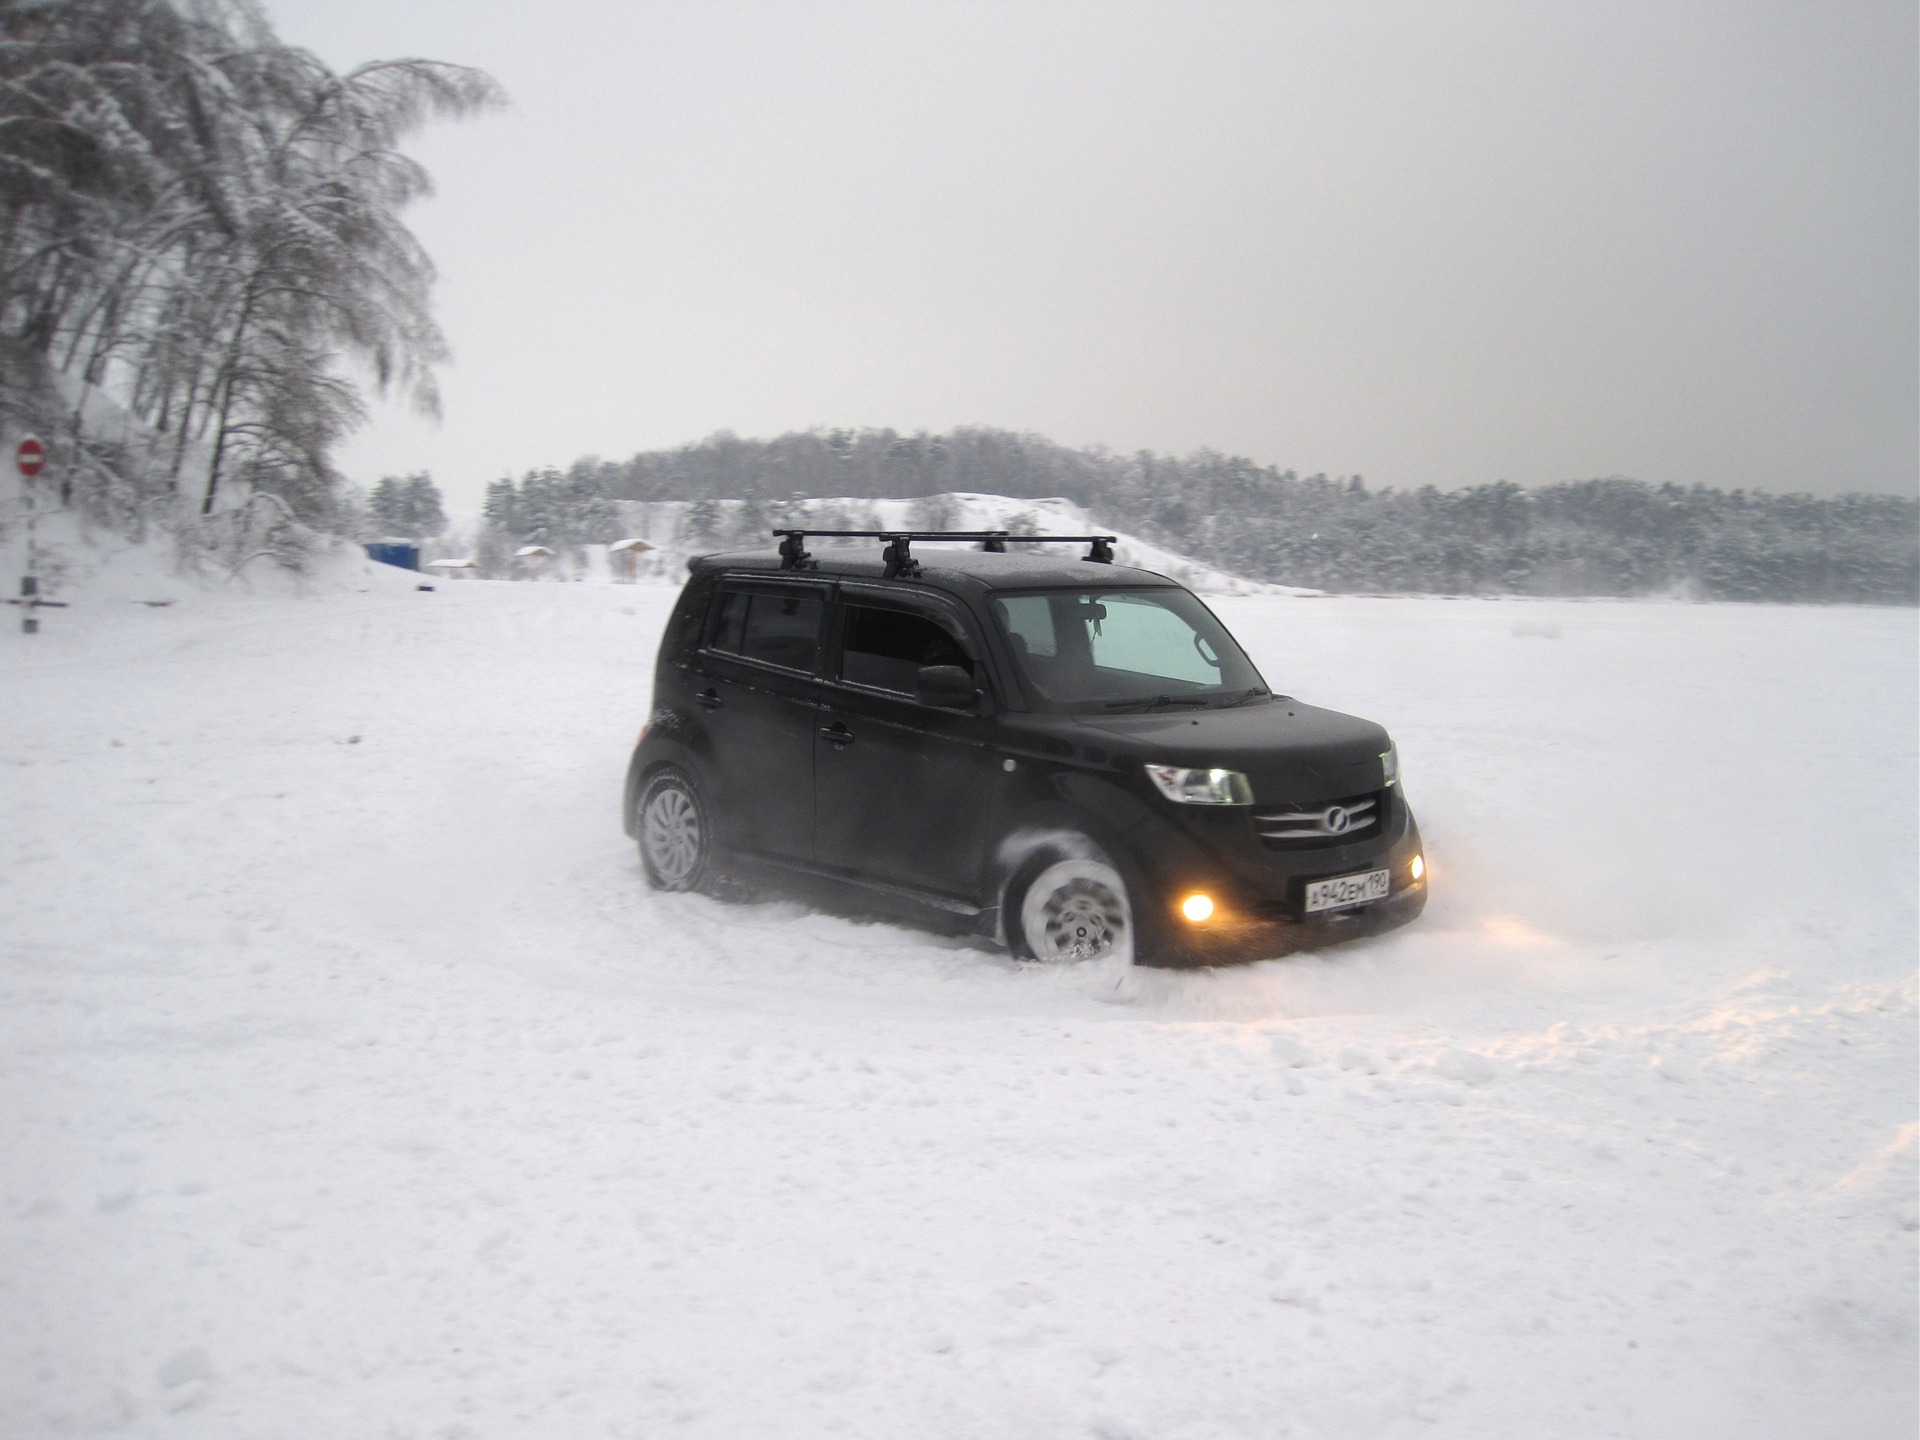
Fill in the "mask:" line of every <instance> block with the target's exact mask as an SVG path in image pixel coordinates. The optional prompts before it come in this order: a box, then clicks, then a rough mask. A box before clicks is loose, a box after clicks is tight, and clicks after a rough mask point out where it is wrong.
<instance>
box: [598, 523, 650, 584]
mask: <svg viewBox="0 0 1920 1440" xmlns="http://www.w3.org/2000/svg"><path fill="white" fill-rule="evenodd" d="M655 548H656V547H655V546H654V544H653V543H652V542H651V541H648V540H642V539H640V538H639V536H637V535H636V536H633V537H631V538H629V539H626V540H616V541H614V542H613V543H612V544H611V545H609V546H607V559H608V560H609V561H611V562H612V565H613V575H614V578H615V579H616V580H619V581H621V582H622V583H624V584H627V585H631V584H633V582H634V581H635V580H637V579H639V578H640V557H641V556H642V555H644V554H646V553H647V552H648V551H649V550H652V549H655Z"/></svg>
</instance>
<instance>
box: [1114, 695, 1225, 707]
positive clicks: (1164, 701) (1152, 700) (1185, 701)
mask: <svg viewBox="0 0 1920 1440" xmlns="http://www.w3.org/2000/svg"><path fill="white" fill-rule="evenodd" d="M1206 703H1207V702H1206V701H1205V700H1203V699H1201V698H1200V697H1199V696H1198V695H1153V696H1147V697H1142V698H1139V699H1134V700H1109V701H1108V702H1107V709H1109V710H1118V709H1120V708H1121V707H1122V706H1123V705H1143V706H1145V707H1146V708H1147V709H1149V710H1151V709H1153V708H1154V706H1156V705H1205V704H1206Z"/></svg>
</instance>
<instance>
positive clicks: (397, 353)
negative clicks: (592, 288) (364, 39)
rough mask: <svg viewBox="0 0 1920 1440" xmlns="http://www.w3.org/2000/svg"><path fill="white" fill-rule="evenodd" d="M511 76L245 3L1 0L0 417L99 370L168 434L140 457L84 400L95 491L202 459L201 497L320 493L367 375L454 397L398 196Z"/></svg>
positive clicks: (198, 471) (113, 393)
mask: <svg viewBox="0 0 1920 1440" xmlns="http://www.w3.org/2000/svg"><path fill="white" fill-rule="evenodd" d="M500 98H501V96H500V91H499V89H498V87H497V86H496V85H495V84H494V82H493V81H492V80H491V79H489V78H488V77H487V76H485V75H483V74H481V73H480V72H478V71H475V70H470V69H465V68H463V67H460V66H454V65H445V64H440V63H438V62H434V61H427V60H397V61H379V62H374V63H372V64H368V65H363V66H360V67H359V68H357V69H355V70H352V71H350V72H349V73H347V74H345V75H337V74H335V73H334V72H333V71H331V70H330V69H328V68H327V67H326V66H325V65H323V64H322V63H321V62H320V61H319V60H318V59H316V58H315V57H314V56H312V55H311V54H308V53H307V52H305V51H303V50H299V49H295V48H292V47H289V46H286V45H283V44H281V43H280V42H279V40H278V39H277V38H276V37H275V36H274V34H273V32H272V29H271V28H270V27H269V26H268V24H267V22H266V20H265V19H264V17H263V15H262V13H261V11H260V10H259V9H258V8H257V6H255V5H254V4H252V3H250V0H6V3H0V420H9V419H10V420H14V421H16V422H22V421H24V422H26V423H33V424H36V425H38V426H40V427H43V428H49V429H51V428H53V427H52V426H51V425H50V424H49V416H48V410H49V407H50V405H51V404H52V403H53V397H56V396H58V395H60V394H62V393H64V394H67V395H72V394H75V393H78V394H81V395H82V396H84V395H86V394H87V393H104V394H105V395H107V396H109V397H111V398H112V399H113V400H114V401H116V402H118V405H119V407H120V408H121V409H122V410H123V411H125V412H127V413H128V414H130V416H131V417H132V419H133V420H135V421H137V422H140V424H141V426H142V428H143V429H144V431H145V432H146V434H147V435H149V436H159V437H164V438H163V439H162V440H161V442H160V443H159V444H158V445H153V444H149V445H148V452H149V453H147V454H146V455H145V456H135V455H132V454H131V453H129V452H128V451H127V449H126V446H125V444H124V443H123V442H124V437H121V442H122V443H119V445H118V448H115V446H114V445H107V444H103V442H102V440H101V438H100V437H97V436H90V435H88V434H87V433H86V431H85V427H84V425H83V423H82V419H83V411H82V408H81V407H79V406H76V407H74V408H73V411H72V413H71V415H70V416H69V417H68V421H67V424H66V427H65V429H66V433H65V435H64V437H63V440H64V443H65V444H66V445H67V446H68V448H69V450H70V451H71V452H72V453H71V454H70V455H69V457H68V458H69V459H70V460H71V461H72V462H73V467H74V468H75V469H77V470H78V471H79V473H80V475H81V477H82V479H83V481H87V482H89V483H91V485H92V487H93V489H94V490H95V491H100V490H111V489H113V488H115V487H116V486H117V487H119V488H121V489H126V488H127V487H132V488H134V489H136V490H138V489H141V488H143V487H144V488H147V489H152V490H158V491H161V492H171V491H174V490H177V489H178V488H180V487H181V486H183V485H184V484H185V483H186V482H187V481H188V480H189V478H191V479H192V481H194V482H195V483H196V485H197V489H198V493H197V495H196V496H195V498H196V499H197V501H198V509H199V510H200V511H201V513H203V514H206V513H211V512H213V511H214V509H215V508H216V506H218V505H219V504H220V503H221V501H222V496H223V494H224V493H226V492H228V491H232V490H234V489H236V488H237V489H238V491H239V492H240V494H242V495H247V494H251V493H256V492H259V493H267V494H271V495H274V496H276V497H278V499H279V501H280V502H281V503H282V505H283V506H284V507H285V508H286V509H287V510H288V512H289V513H292V514H295V515H299V516H305V517H315V516H319V515H322V514H324V513H325V512H326V511H327V509H328V505H329V500H328V496H329V492H330V491H331V490H332V488H333V487H334V485H335V484H336V483H337V479H338V477H337V476H336V474H335V472H334V471H333V469H332V466H331V460H330V456H331V453H332V451H333V449H334V447H335V446H336V444H337V443H338V442H339V440H340V439H341V438H342V437H343V436H344V435H345V434H346V433H347V432H348V431H349V430H351V429H352V428H353V427H354V426H355V425H356V424H358V423H359V422H360V420H361V419H362V418H363V409H362V401H361V395H360V386H361V383H362V382H371V384H372V385H373V387H374V388H375V389H376V390H377V391H379V392H380V393H397V394H399V395H402V396H404V397H406V398H408V399H410V400H411V401H412V402H413V403H414V404H415V405H417V406H419V407H420V408H422V409H425V410H432V409H433V408H434V407H435V406H436V404H437V397H436V394H435V390H434V385H433V368H434V366H435V365H436V364H437V363H439V362H440V361H441V360H442V359H443V358H444V357H445V353H446V347H445V343H444V341H443V340H442V337H441V335H440V332H439V330H438V329H437V327H436V326H435V324H434V322H433V318H432V315H431V312H430V309H429V291H430V289H431V285H432V280H433V267H432V264H431V262H430V261H429V260H428V258H427V256H426V254H425V252H424V251H422V250H421V248H420V246H419V244H418V242H417V241H416V240H415V239H414V238H413V236H412V234H411V233H410V232H409V231H408V230H407V228H406V226H405V225H404V224H403V223H402V222H401V218H400V216H401V212H402V211H403V210H404V209H405V207H406V206H407V205H408V204H409V203H410V202H411V201H413V200H415V199H417V198H419V197H420V196H422V195H424V194H425V193H427V190H428V188H429V182H428V178H427V176H426V173H425V172H424V171H423V170H422V169H421V168H420V167H419V166H418V165H417V164H416V163H415V162H414V161H412V160H410V159H408V158H407V157H406V156H405V155H403V154H401V153H400V151H399V148H398V147H399V145H400V143H401V142H402V141H403V140H404V139H405V138H406V137H407V136H408V135H409V134H411V133H412V132H413V131H414V130H416V129H417V128H418V127H419V126H420V125H421V124H423V123H424V122H426V121H427V120H429V119H432V118H436V117H453V116H460V115H466V114H470V113H473V112H475V111H476V110H479V109H482V108H485V107H487V106H489V105H492V104H495V103H496V102H498V100H499V99H500ZM63 381H64V383H63ZM156 476H157V477H158V478H157V479H156V478H154V477H156ZM84 488H85V487H84V486H83V489H84ZM79 498H81V499H82V501H83V502H85V501H86V500H88V499H89V498H93V499H98V498H100V497H99V496H98V495H92V496H90V495H89V494H87V493H83V494H82V495H81V496H80V497H79Z"/></svg>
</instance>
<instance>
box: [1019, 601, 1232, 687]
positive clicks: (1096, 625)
mask: <svg viewBox="0 0 1920 1440" xmlns="http://www.w3.org/2000/svg"><path fill="white" fill-rule="evenodd" d="M993 609H994V613H995V615H996V616H997V617H998V618H999V621H1000V624H1001V627H1002V628H1003V629H1004V630H1005V631H1006V634H1007V640H1008V642H1009V643H1010V644H1011V646H1012V647H1013V653H1014V656H1015V658H1016V660H1017V661H1018V662H1019V665H1020V673H1021V678H1022V679H1023V680H1025V681H1026V684H1027V687H1028V689H1029V690H1031V691H1032V692H1033V693H1034V694H1035V696H1036V697H1037V698H1038V699H1039V700H1040V701H1041V703H1042V704H1043V705H1044V706H1045V707H1046V708H1048V709H1055V710H1114V711H1122V710H1149V709H1155V708H1158V707H1161V706H1166V707H1169V708H1171V707H1177V706H1184V705H1191V706H1201V705H1205V706H1218V705H1229V704H1237V703H1239V702H1240V701H1243V700H1247V699H1251V698H1252V697H1254V696H1258V695H1265V694H1266V693H1267V687H1266V685H1265V683H1264V682H1263V681H1262V680H1261V679H1260V672H1259V671H1258V670H1256V669H1254V668H1253V662H1252V661H1251V660H1249V659H1248V658H1247V656H1246V652H1245V651H1243V650H1241V648H1240V647H1239V645H1237V644H1236V643H1235V642H1234V639H1233V637H1232V636H1231V635H1229V634H1228V633H1227V629H1226V627H1225V626H1224V625H1222V624H1221V623H1220V622H1219V621H1218V620H1216V619H1214V618H1213V612H1212V611H1210V610H1208V609H1207V607H1206V606H1204V605H1202V604H1201V603H1200V602H1199V601H1198V600H1196V599H1195V598H1194V597H1193V596H1192V595H1190V594H1188V593H1187V592H1186V591H1185V590H1176V589H1170V588H1160V589H1151V590H1046V591H1038V592H1035V593H1033V594H1030V595H1017V594H1014V595H1005V594H1003V595H997V596H995V597H994V601H993Z"/></svg>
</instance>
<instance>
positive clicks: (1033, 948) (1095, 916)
mask: <svg viewBox="0 0 1920 1440" xmlns="http://www.w3.org/2000/svg"><path fill="white" fill-rule="evenodd" d="M1015 921H1016V923H1015V926H1014V927H1012V928H1013V933H1012V934H1011V935H1010V936H1009V938H1010V939H1012V940H1014V941H1015V945H1014V951H1015V953H1016V954H1019V955H1022V956H1024V957H1025V958H1029V959H1034V960H1040V961H1043V962H1047V963H1052V964H1064V963H1068V962H1072V961H1077V960H1100V959H1106V958H1109V957H1118V958H1120V959H1123V960H1127V961H1131V960H1132V959H1133V947H1134V925H1133V904H1132V901H1131V900H1130V899H1129V898H1128V895H1127V882H1126V881H1125V880H1123V879H1121V877H1120V872H1119V871H1117V870H1115V869H1114V868H1113V866H1111V865H1109V864H1108V863H1107V862H1106V860H1105V859H1104V858H1100V857H1097V856H1093V855H1079V856H1065V857H1058V858H1054V859H1052V860H1051V861H1050V862H1048V863H1045V864H1044V865H1043V867H1042V868H1041V869H1040V870H1039V871H1038V873H1037V874H1035V875H1034V876H1033V878H1032V879H1031V880H1029V881H1028V882H1027V883H1026V886H1025V888H1024V889H1023V890H1021V892H1020V896H1019V903H1018V909H1017V910H1016V911H1015Z"/></svg>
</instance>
